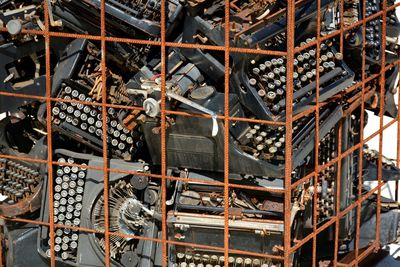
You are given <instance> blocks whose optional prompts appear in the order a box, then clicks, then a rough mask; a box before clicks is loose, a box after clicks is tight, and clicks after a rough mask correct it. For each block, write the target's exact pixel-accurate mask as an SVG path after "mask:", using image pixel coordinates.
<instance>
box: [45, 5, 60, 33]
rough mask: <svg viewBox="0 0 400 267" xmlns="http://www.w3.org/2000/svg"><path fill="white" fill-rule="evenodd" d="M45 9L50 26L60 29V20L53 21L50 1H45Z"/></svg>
mask: <svg viewBox="0 0 400 267" xmlns="http://www.w3.org/2000/svg"><path fill="white" fill-rule="evenodd" d="M47 8H48V10H49V19H50V25H51V26H53V27H61V26H62V20H60V19H59V20H54V17H53V11H52V10H51V0H47Z"/></svg>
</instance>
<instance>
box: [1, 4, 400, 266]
mask: <svg viewBox="0 0 400 267" xmlns="http://www.w3.org/2000/svg"><path fill="white" fill-rule="evenodd" d="M315 1H317V3H318V11H317V18H318V20H317V36H316V37H317V38H316V40H315V41H313V42H311V43H309V44H307V45H305V46H302V47H295V44H294V39H295V38H294V36H295V27H294V25H295V23H296V21H295V16H294V14H295V9H296V3H295V0H289V1H287V51H286V52H278V51H267V50H259V49H247V48H237V47H230V45H229V44H230V37H229V30H230V29H229V1H227V0H226V1H225V46H212V45H200V44H185V43H174V42H167V41H166V37H165V35H166V32H165V31H166V30H165V29H166V27H165V25H166V22H165V20H166V18H165V13H166V12H165V11H166V7H165V2H166V1H165V0H161V39H160V41H148V40H138V39H127V38H115V37H109V36H106V22H105V0H103V1H102V4H101V9H100V24H101V34H100V35H99V36H95V35H83V34H70V33H62V32H52V31H50V30H49V12H48V6H47V5H48V2H47V1H44V6H45V8H44V13H45V29H46V30H44V31H35V30H22V33H31V34H37V35H42V36H44V38H45V44H46V46H45V49H46V97H39V96H32V95H24V94H20V93H6V92H3V91H0V95H1V96H6V97H20V98H27V99H36V100H40V101H45V102H46V105H47V109H46V112H47V116H46V118H47V132H48V139H47V145H48V158H47V160H43V159H33V158H21V157H14V156H9V155H0V158H8V159H19V160H26V161H32V162H38V163H46V164H47V166H48V167H47V168H48V177H49V178H48V181H49V182H48V188H47V190H48V194H49V199H50V201H49V213H50V214H49V215H50V216H49V218H50V222H38V221H31V220H28V219H22V218H8V217H4V216H0V218H1V219H3V220H8V221H14V222H24V223H31V224H36V225H44V226H47V227H49V228H50V240H51V244H50V247H51V251H53V248H54V245H55V244H54V229H55V228H69V229H76V230H79V231H82V232H88V233H97V232H96V230H93V229H87V228H81V227H75V226H66V225H62V224H56V223H55V222H54V219H53V215H54V214H53V179H52V176H53V165H58V164H60V163H58V162H56V161H54V160H53V158H52V151H53V147H52V144H53V142H52V127H51V125H52V123H51V105H52V103H53V102H57V101H61V99H58V98H53V97H51V93H50V90H51V78H50V71H51V70H50V42H51V38H52V37H64V38H79V39H81V38H82V39H89V40H98V41H101V52H102V58H101V64H102V66H103V67H102V88H103V90H102V103H99V104H96V103H90V104H91V105H99V106H101V107H102V113H103V114H102V120H103V125H106V108H109V107H115V108H127V109H136V110H143V109H142V108H141V107H132V106H129V107H127V106H121V105H113V104H107V103H106V90H105V89H106V86H107V85H106V79H105V78H106V68H105V66H106V53H107V51H106V43H107V42H127V43H133V44H148V45H153V46H158V47H160V49H161V66H162V67H161V81H162V82H161V92H162V94H161V95H162V96H163V97H162V99H161V151H162V154H161V159H162V160H161V174H159V175H158V174H143V173H141V175H148V176H150V177H152V178H154V179H160V180H161V188H162V192H163V193H162V202H161V203H162V238H161V239H151V238H145V237H140V236H131V235H126V234H120V233H112V232H110V231H109V222H108V214H109V207H108V193H109V182H108V179H109V172H120V173H128V174H138V173H137V172H133V171H124V170H116V169H111V168H110V167H109V166H108V165H107V163H108V161H109V159H108V155H107V146H108V144H107V138H103V168H96V167H92V166H89V167H88V168H93V169H99V170H102V171H103V172H104V207H105V231H104V232H103V234H104V236H105V241H106V242H105V244H106V246H105V262H106V266H110V247H109V239H110V236H121V237H129V238H135V239H144V240H151V241H154V242H158V243H161V244H162V258H163V266H167V257H168V255H167V245H168V244H175V245H180V246H190V247H198V248H204V249H213V250H217V251H222V252H223V253H224V256H225V259H227V258H228V257H229V254H230V253H236V254H243V255H249V256H250V255H251V256H259V257H263V258H270V259H275V260H278V261H281V262H282V263H283V265H284V266H290V262H291V256H292V254H293V253H294V252H295V251H297V250H298V249H300V248H301V247H302V246H303V245H304V244H305V243H307V242H308V241H310V240H312V242H313V253H312V258H313V266H316V265H317V262H316V256H317V243H316V242H317V235H318V234H319V233H321V232H322V231H323V230H325V229H326V228H328V227H330V226H332V225H335V226H336V231H335V247H334V251H335V253H334V256H335V258H334V261H333V265H334V266H358V264H359V263H360V262H361V261H362V260H363V259H365V258H366V257H367V256H368V255H370V254H371V253H374V252H375V251H377V250H378V249H379V239H380V220H379V218H380V198H377V204H378V205H377V214H376V215H377V220H376V221H377V225H376V229H377V230H376V237H375V240H374V241H373V242H372V243H371V244H370V246H369V247H368V248H367V249H365V250H363V251H359V249H358V248H359V235H360V233H359V231H360V216H357V218H358V221H357V224H356V227H357V229H356V249H355V252H354V257H353V259H352V260H351V262H350V263H340V262H338V257H337V256H338V246H339V244H338V239H339V233H338V232H339V231H338V228H339V223H340V219H341V218H343V217H344V216H345V215H346V214H348V213H349V212H350V211H351V210H353V209H356V210H357V213H358V214H359V213H360V211H361V204H362V202H363V201H365V200H366V199H367V198H368V197H369V196H371V195H372V194H375V193H376V194H378V195H380V193H381V188H382V186H383V185H384V184H385V182H383V181H382V143H383V131H384V130H385V129H387V128H388V127H389V126H391V125H393V124H394V123H398V122H400V113H399V114H398V116H397V118H396V119H393V120H392V121H391V122H389V123H387V124H385V125H384V123H383V112H381V113H380V124H379V129H378V130H377V131H375V132H374V133H373V134H372V135H370V136H368V137H367V138H364V135H363V132H362V131H361V141H360V143H358V144H356V145H354V146H352V147H350V148H348V149H347V150H346V151H341V150H342V149H341V146H338V149H339V150H338V156H337V157H336V158H335V159H333V160H331V161H330V162H328V163H326V164H324V165H319V162H318V160H316V162H315V166H314V170H313V172H311V173H309V174H308V175H306V176H305V177H303V178H302V179H300V180H298V181H296V182H295V183H292V182H291V173H292V162H291V159H292V154H291V152H292V143H291V140H292V123H293V121H294V120H297V119H299V118H301V117H303V116H306V115H308V114H313V113H315V118H316V124H315V125H316V131H315V132H316V137H315V155H316V158H318V152H319V151H318V147H319V146H318V143H319V142H318V140H319V110H320V108H321V107H323V106H324V105H326V103H323V102H322V103H320V102H319V78H320V77H319V76H320V75H319V72H317V75H316V84H317V90H316V105H315V107H312V108H311V109H309V110H306V111H303V112H301V113H300V114H298V115H296V116H293V114H292V103H293V86H292V84H293V72H294V68H293V66H294V65H293V62H294V55H295V53H296V52H299V51H302V50H304V49H306V48H308V47H311V46H316V48H317V49H316V50H317V56H316V57H317V58H319V55H320V44H321V42H322V41H324V40H327V39H329V38H332V37H339V38H340V52H343V42H344V32H346V31H348V30H350V29H353V28H356V27H359V26H363V39H364V46H365V35H366V33H365V27H366V23H367V22H368V21H371V20H373V19H376V18H377V17H381V18H382V21H383V23H382V46H383V47H382V50H383V51H384V50H385V44H386V13H387V12H388V11H390V10H394V9H395V8H396V7H398V6H400V3H398V4H395V5H393V6H390V7H387V0H383V8H382V11H379V12H377V13H376V14H374V15H372V16H369V17H366V16H365V5H363V7H364V10H363V12H362V14H363V19H362V20H360V21H358V22H357V23H355V24H354V25H351V26H350V27H345V26H344V25H343V19H341V25H340V29H337V30H335V31H333V32H331V33H330V34H328V35H326V36H321V35H320V31H321V18H320V17H321V16H320V14H321V7H320V4H321V0H315ZM364 2H365V0H364ZM343 6H344V0H340V7H341V8H340V9H341V11H342V10H343ZM340 14H341V17H342V16H343V12H340ZM0 31H3V32H5V31H7V30H6V28H4V27H3V28H0ZM168 47H179V48H188V49H192V48H201V49H207V50H216V51H224V55H225V57H224V59H225V88H224V89H225V108H224V114H229V90H230V87H229V83H230V80H229V73H230V67H229V66H230V65H229V63H230V58H229V56H230V54H231V53H252V54H264V55H276V56H286V57H287V66H286V69H287V79H286V88H287V95H286V101H287V103H288V104H287V105H286V120H285V122H275V121H264V120H257V119H248V118H236V117H229V115H228V116H227V115H220V116H218V120H223V121H224V125H228V124H229V122H230V121H247V122H256V123H263V124H271V125H282V126H285V129H286V137H285V138H286V140H285V179H284V190H280V189H269V188H259V187H253V186H247V185H238V184H231V183H229V177H230V175H229V161H230V160H231V159H230V158H229V142H228V141H227V140H229V128H228V127H224V140H225V145H224V163H225V164H224V166H225V167H224V182H206V181H200V180H195V179H186V178H179V177H171V176H168V175H167V163H166V157H167V155H166V116H167V115H171V114H173V115H179V116H193V117H195V116H197V117H204V118H209V117H210V116H209V115H199V114H189V113H185V112H179V111H171V110H167V109H166V98H165V85H166V69H165V65H166V49H167V48H168ZM362 62H363V63H362V70H363V71H362V81H361V82H359V83H357V84H355V85H353V86H352V87H350V88H348V89H346V90H347V91H349V92H350V91H352V90H355V89H359V88H361V99H362V101H361V127H360V128H361V129H363V126H364V125H363V124H364V99H365V91H366V90H365V89H366V86H367V85H366V84H367V83H368V82H369V81H371V80H373V79H375V78H379V79H380V81H381V82H380V84H381V88H380V96H381V97H380V103H379V106H380V110H383V106H384V81H385V71H386V70H388V69H389V68H391V67H392V66H394V65H399V66H400V60H399V59H398V60H397V61H396V62H395V63H393V64H390V65H386V64H385V53H383V56H382V61H381V70H380V73H379V74H376V75H372V76H369V77H366V75H365V49H364V50H363V61H362ZM316 64H317V66H316V68H317V69H318V67H319V61H317V63H316ZM399 89H400V88H399ZM399 100H400V96H399ZM62 101H64V102H77V103H82V104H88V103H87V102H84V101H75V100H62ZM339 129H341V125H339ZM107 135H108V132H107V128H106V127H103V136H105V137H107ZM376 136H378V137H379V160H378V174H377V180H378V185H377V186H376V187H375V188H373V189H372V190H371V191H370V192H368V193H366V194H365V195H364V196H362V193H361V183H362V180H361V179H359V190H358V198H357V200H355V201H354V202H353V203H352V204H351V205H350V206H348V207H347V208H346V209H344V210H341V209H340V203H339V201H337V202H336V207H335V210H336V212H335V215H334V216H332V217H331V218H330V220H329V221H328V222H326V223H325V224H324V225H322V226H321V227H317V224H316V220H317V219H316V216H313V218H314V224H313V225H314V228H313V232H312V233H311V234H309V235H308V236H306V237H304V238H303V239H302V240H296V242H293V241H292V240H291V233H290V232H291V231H290V229H291V225H290V213H291V212H290V208H291V192H292V190H293V189H294V188H295V187H296V186H297V185H300V184H302V183H304V182H307V181H310V180H313V181H314V182H313V183H314V184H317V181H318V175H319V173H320V172H321V171H322V170H324V169H326V168H327V167H329V166H332V165H334V164H337V166H338V177H337V178H339V174H340V168H341V160H342V159H343V158H345V157H346V156H349V155H350V154H351V153H353V152H355V151H357V150H358V151H359V153H360V159H359V160H360V164H361V163H362V155H363V150H362V147H363V145H364V144H365V143H367V142H368V141H369V140H371V139H372V138H374V137H376ZM338 139H339V142H338V143H341V140H342V133H341V130H339V135H338ZM399 140H400V124H399V123H398V124H397V161H396V163H397V166H400V142H399ZM63 165H65V166H79V165H77V164H68V163H63ZM359 176H360V177H361V176H362V169H360V171H359ZM167 180H185V181H194V182H202V183H205V184H210V185H219V186H223V187H224V199H225V201H224V203H225V206H224V222H225V224H224V248H220V247H213V246H205V245H199V244H191V243H184V242H177V241H171V240H168V238H167V225H166V194H165V192H166V183H167ZM336 182H338V183H339V182H340V180H339V179H336ZM229 188H245V189H251V190H259V191H268V192H277V193H284V196H285V200H284V214H285V219H284V240H283V244H284V246H283V253H281V255H272V254H260V253H252V252H247V251H238V250H234V249H229V209H228V208H229V206H228V202H229V201H228V198H229ZM398 190H399V184H398V182H396V200H397V197H398ZM336 198H337V199H339V198H340V186H339V185H338V186H337V190H336ZM313 201H314V205H313V213H314V215H315V213H316V212H317V211H316V207H317V206H316V205H315V203H316V201H317V194H314V195H313ZM1 244H2V243H1V242H0V246H1ZM2 257H3V255H2V253H0V263H3V259H2ZM51 266H52V267H53V266H56V262H55V257H54V253H53V252H52V254H51ZM225 266H226V267H228V266H229V265H228V261H225Z"/></svg>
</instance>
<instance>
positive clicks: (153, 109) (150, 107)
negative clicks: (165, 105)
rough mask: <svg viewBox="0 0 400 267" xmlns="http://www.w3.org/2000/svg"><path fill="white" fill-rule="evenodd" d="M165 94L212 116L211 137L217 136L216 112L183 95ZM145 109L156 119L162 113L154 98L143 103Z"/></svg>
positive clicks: (169, 92)
mask: <svg viewBox="0 0 400 267" xmlns="http://www.w3.org/2000/svg"><path fill="white" fill-rule="evenodd" d="M165 94H166V96H167V97H169V98H173V99H175V100H177V101H179V102H182V103H184V104H186V105H188V106H191V107H192V108H195V109H197V110H199V111H201V112H203V113H206V114H209V115H211V119H212V122H213V127H212V132H211V135H212V137H215V136H217V134H218V122H217V117H218V115H217V114H216V113H215V112H214V111H212V110H210V109H208V108H205V107H203V106H202V105H199V104H197V103H196V102H193V101H191V100H189V99H187V98H185V97H183V96H181V95H178V94H175V93H173V92H171V91H167V92H166V93H165ZM143 108H144V111H145V113H146V114H147V115H148V116H150V117H153V118H154V117H156V116H157V115H158V114H159V113H160V101H157V100H155V99H154V98H148V99H146V100H145V101H144V102H143Z"/></svg>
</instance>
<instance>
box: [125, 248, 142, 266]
mask: <svg viewBox="0 0 400 267" xmlns="http://www.w3.org/2000/svg"><path fill="white" fill-rule="evenodd" d="M121 263H122V266H132V267H133V266H138V264H139V257H138V255H137V254H136V253H134V252H133V251H128V252H125V253H124V254H122V257H121Z"/></svg>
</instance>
